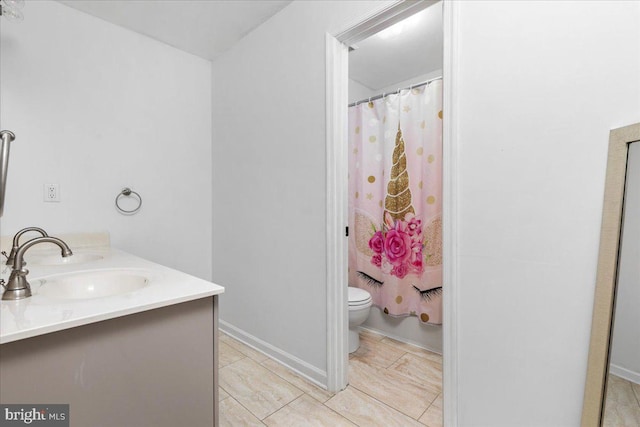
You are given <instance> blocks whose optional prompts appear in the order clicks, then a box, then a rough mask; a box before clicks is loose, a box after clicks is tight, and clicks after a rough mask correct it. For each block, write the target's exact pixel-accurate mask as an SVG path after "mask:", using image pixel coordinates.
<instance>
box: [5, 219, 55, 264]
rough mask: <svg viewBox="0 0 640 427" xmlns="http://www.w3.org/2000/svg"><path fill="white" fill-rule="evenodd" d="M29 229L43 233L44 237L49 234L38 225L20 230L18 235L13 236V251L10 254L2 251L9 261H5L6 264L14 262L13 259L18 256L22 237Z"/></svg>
mask: <svg viewBox="0 0 640 427" xmlns="http://www.w3.org/2000/svg"><path fill="white" fill-rule="evenodd" d="M29 231H37V232H38V233H40V234H42V236H43V237H47V236H48V234H47V232H46V231H44V230H43V229H42V228H38V227H27V228H23V229H22V230H20V231H18V232H17V233H16V235H15V236H13V245H12V246H11V252H10V253H9V256H7V254H6V253H5V252H2V254H3V255H4V256H7V261H6V262H5V264H6V265H11V264H13V260H14V259H15V257H16V252H18V247H19V246H20V237H22V235H23V234H24V233H28V232H29Z"/></svg>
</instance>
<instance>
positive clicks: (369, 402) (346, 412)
mask: <svg viewBox="0 0 640 427" xmlns="http://www.w3.org/2000/svg"><path fill="white" fill-rule="evenodd" d="M325 405H327V406H328V407H329V408H331V409H333V410H334V411H336V412H337V413H339V414H340V415H342V416H344V417H345V418H348V419H349V420H350V421H352V422H354V423H355V424H357V425H359V426H362V427H377V426H379V427H394V426H397V427H418V426H420V427H422V425H421V424H420V423H418V422H417V421H416V420H414V419H412V418H410V417H408V416H407V415H405V414H403V413H401V412H399V411H396V410H395V409H393V408H391V407H389V406H387V405H385V404H383V403H381V402H379V401H377V400H376V399H374V398H372V397H371V396H368V395H366V394H365V393H362V392H361V391H359V390H357V389H355V388H354V387H351V386H349V387H347V388H346V389H345V390H342V391H341V392H340V393H338V394H336V395H335V396H333V397H332V398H331V399H329V400H328V401H327V402H326V403H325Z"/></svg>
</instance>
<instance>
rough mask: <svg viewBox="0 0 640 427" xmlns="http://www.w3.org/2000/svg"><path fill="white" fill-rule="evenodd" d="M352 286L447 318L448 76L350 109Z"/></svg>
mask: <svg viewBox="0 0 640 427" xmlns="http://www.w3.org/2000/svg"><path fill="white" fill-rule="evenodd" d="M348 145H349V147H348V149H349V230H351V232H350V233H349V286H355V287H359V288H363V289H366V290H367V291H368V292H369V293H371V296H372V298H373V304H374V305H376V306H378V307H379V308H380V309H381V310H383V311H384V313H386V314H389V315H391V316H416V317H417V318H418V319H420V321H421V322H424V323H433V324H441V323H442V80H435V81H432V82H430V83H429V84H428V85H424V86H421V87H418V88H413V89H409V90H403V91H401V92H400V93H398V94H392V95H387V96H385V97H383V98H380V99H377V100H375V101H370V102H363V103H361V104H358V105H355V106H353V107H350V108H349V142H348Z"/></svg>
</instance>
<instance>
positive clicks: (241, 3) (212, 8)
mask: <svg viewBox="0 0 640 427" xmlns="http://www.w3.org/2000/svg"><path fill="white" fill-rule="evenodd" d="M58 1H59V2H60V3H63V4H65V5H67V6H69V7H72V8H74V9H77V10H80V11H82V12H86V13H88V14H90V15H93V16H96V17H98V18H101V19H104V20H105V21H109V22H111V23H113V24H116V25H119V26H121V27H124V28H128V29H129V30H132V31H135V32H137V33H141V34H144V35H147V36H149V37H152V38H154V39H156V40H159V41H161V42H164V43H167V44H168V45H171V46H173V47H176V48H178V49H180V50H184V51H186V52H189V53H192V54H194V55H197V56H200V57H202V58H205V59H208V60H214V59H215V58H216V57H217V56H218V55H220V54H221V53H222V52H224V51H225V50H227V49H229V48H230V47H231V46H233V45H234V44H235V43H236V42H237V41H238V40H240V39H241V38H242V37H244V36H245V35H247V34H248V33H249V32H251V31H252V30H253V29H255V28H256V27H258V26H259V25H260V24H262V23H263V22H265V21H267V20H268V19H269V18H270V17H272V16H273V15H275V14H276V13H278V12H279V11H280V10H281V9H283V8H284V7H285V6H287V5H288V4H289V3H291V0H286V1H284V0H260V1H257V0H253V1H250V0H226V1H222V0H100V1H96V0H58ZM27 19H28V17H27Z"/></svg>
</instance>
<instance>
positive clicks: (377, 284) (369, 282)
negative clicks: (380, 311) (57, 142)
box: [358, 271, 384, 288]
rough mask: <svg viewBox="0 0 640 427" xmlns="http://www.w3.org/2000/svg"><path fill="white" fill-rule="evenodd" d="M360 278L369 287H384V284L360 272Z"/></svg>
mask: <svg viewBox="0 0 640 427" xmlns="http://www.w3.org/2000/svg"><path fill="white" fill-rule="evenodd" d="M358 277H360V278H361V279H362V280H363V281H364V282H365V283H366V284H367V285H369V286H371V287H373V288H379V287H381V286H382V285H384V282H381V281H380V280H378V279H376V278H375V277H371V276H369V275H368V274H367V273H365V272H363V271H358Z"/></svg>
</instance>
